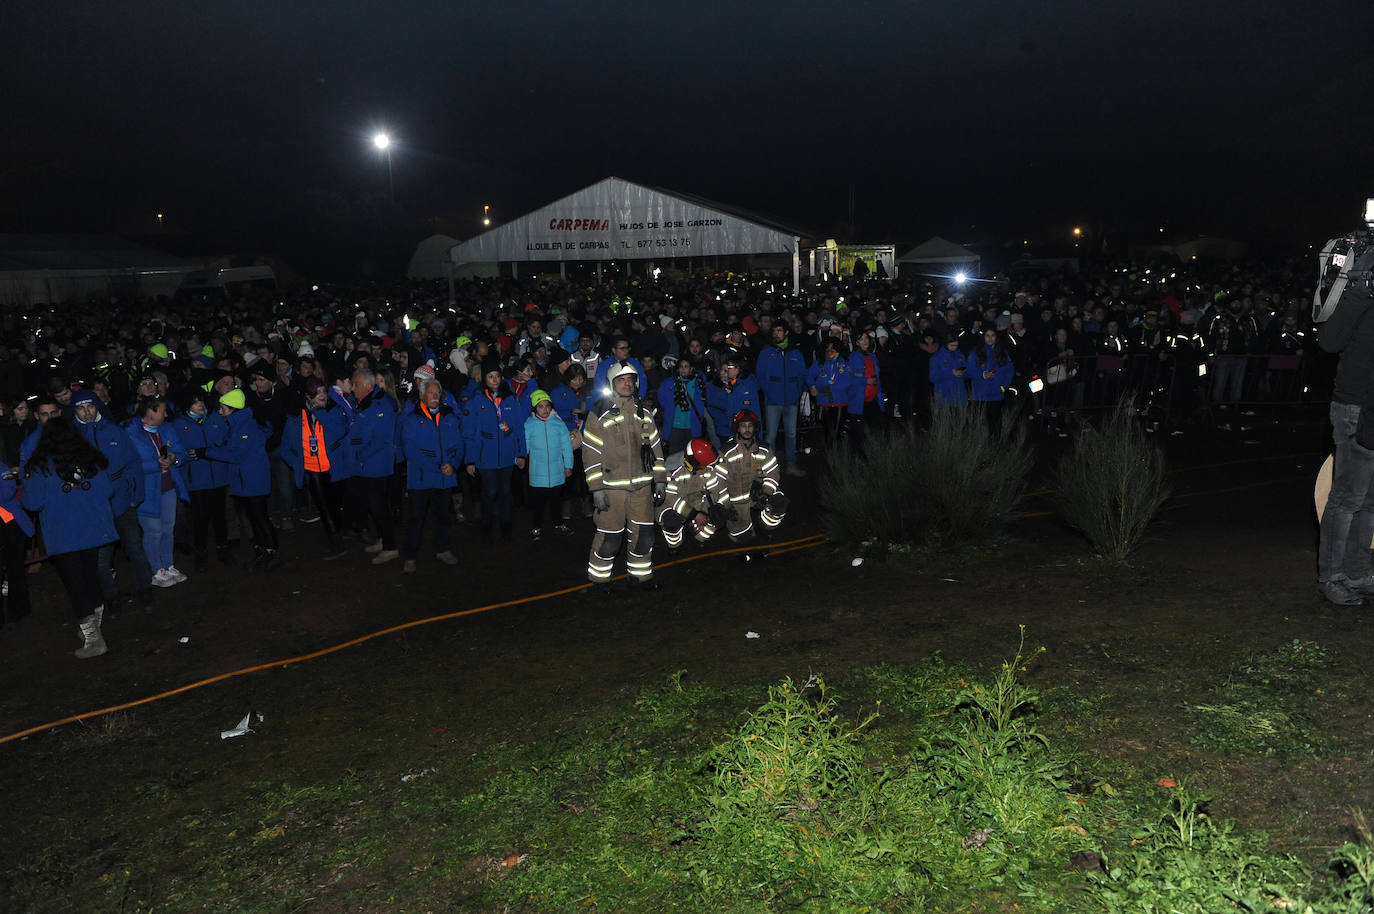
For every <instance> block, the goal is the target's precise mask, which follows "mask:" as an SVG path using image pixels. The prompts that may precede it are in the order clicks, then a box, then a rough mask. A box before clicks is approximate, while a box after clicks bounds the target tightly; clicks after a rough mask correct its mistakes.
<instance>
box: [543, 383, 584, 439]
mask: <svg viewBox="0 0 1374 914" xmlns="http://www.w3.org/2000/svg"><path fill="white" fill-rule="evenodd" d="M582 392H583V393H586V392H587V387H586V385H583V387H582ZM549 399H550V400H552V401H553V411H554V412H556V413H558V418H560V419H562V420H563V424H564V425H566V426H567V427H568V431H570V432H571V431H573V430H575V429H576V428H577V427H578V426H579V425H581V424H582V422H581V420H579V419H578V418H577V415H576V413H575V410H579V409H580V410H582V413H583V414H584V415H585V414H586V412H587V402H586V400H585V399H583V398H582V397H579V396H578V395H577V391H575V390H573V389H572V388H571V387H569V386H568V385H566V384H559V385H558V386H557V387H555V388H554V389H553V390H551V391H549Z"/></svg>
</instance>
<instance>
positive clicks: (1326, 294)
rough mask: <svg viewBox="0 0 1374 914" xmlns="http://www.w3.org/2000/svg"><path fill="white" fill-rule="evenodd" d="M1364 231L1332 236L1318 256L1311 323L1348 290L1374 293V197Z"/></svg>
mask: <svg viewBox="0 0 1374 914" xmlns="http://www.w3.org/2000/svg"><path fill="white" fill-rule="evenodd" d="M1364 223H1365V230H1364V231H1355V232H1350V233H1349V234H1347V235H1342V236H1341V237H1339V238H1332V239H1331V240H1330V241H1328V242H1327V243H1326V244H1325V245H1323V247H1322V249H1321V253H1320V254H1318V255H1317V291H1316V292H1315V293H1314V294H1313V296H1312V322H1313V323H1314V324H1320V323H1322V322H1324V321H1325V320H1326V319H1327V318H1329V317H1330V316H1331V315H1332V314H1333V313H1334V312H1335V310H1336V307H1337V306H1338V305H1339V304H1340V301H1341V296H1342V295H1344V294H1345V291H1346V289H1350V288H1355V289H1359V290H1361V291H1362V292H1364V293H1365V294H1374V197H1369V198H1367V199H1366V200H1365V201H1364Z"/></svg>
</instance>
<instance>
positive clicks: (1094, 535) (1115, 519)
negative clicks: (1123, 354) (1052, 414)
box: [1057, 400, 1169, 562]
mask: <svg viewBox="0 0 1374 914" xmlns="http://www.w3.org/2000/svg"><path fill="white" fill-rule="evenodd" d="M1057 475H1058V487H1059V498H1058V502H1059V513H1060V516H1061V517H1063V519H1064V520H1065V522H1067V523H1068V524H1069V525H1070V526H1071V527H1074V528H1075V529H1077V530H1078V531H1080V532H1081V533H1082V534H1083V535H1084V536H1085V537H1087V539H1088V542H1089V543H1090V544H1091V545H1092V547H1093V549H1094V551H1096V552H1097V553H1098V554H1099V555H1101V556H1102V557H1103V558H1105V559H1108V560H1110V561H1114V562H1120V561H1122V560H1124V559H1125V558H1126V556H1128V555H1130V553H1131V552H1132V551H1134V550H1135V548H1136V546H1138V545H1139V544H1140V541H1141V539H1142V538H1143V537H1144V535H1145V529H1146V528H1147V527H1148V526H1149V525H1150V522H1151V521H1152V520H1154V517H1155V515H1156V514H1157V513H1158V512H1159V508H1160V506H1161V505H1162V504H1164V502H1165V500H1166V499H1167V498H1168V497H1169V486H1168V483H1167V482H1166V481H1165V476H1164V455H1163V453H1161V452H1160V450H1159V448H1158V447H1157V446H1156V445H1155V444H1154V442H1152V441H1151V440H1150V439H1149V438H1148V437H1146V435H1145V432H1144V431H1142V430H1141V428H1140V425H1139V424H1138V423H1137V422H1136V421H1135V414H1134V411H1133V410H1132V409H1131V406H1130V404H1129V402H1128V401H1124V400H1123V401H1122V402H1121V403H1118V404H1117V407H1116V408H1115V409H1114V410H1112V411H1111V412H1110V413H1109V414H1107V416H1106V417H1105V419H1104V420H1103V421H1102V423H1101V426H1100V427H1094V426H1093V425H1091V424H1084V425H1082V426H1080V427H1079V430H1078V433H1077V438H1076V439H1075V441H1074V445H1073V448H1072V449H1071V450H1070V451H1069V452H1068V453H1067V454H1065V455H1064V457H1063V459H1062V460H1061V461H1060V464H1059V468H1058V473H1057Z"/></svg>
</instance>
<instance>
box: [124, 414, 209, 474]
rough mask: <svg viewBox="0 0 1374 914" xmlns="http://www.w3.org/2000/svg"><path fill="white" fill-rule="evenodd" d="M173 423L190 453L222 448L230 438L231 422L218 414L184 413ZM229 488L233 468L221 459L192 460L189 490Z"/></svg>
mask: <svg viewBox="0 0 1374 914" xmlns="http://www.w3.org/2000/svg"><path fill="white" fill-rule="evenodd" d="M169 421H170V422H171V423H172V426H173V427H174V428H176V430H177V434H178V435H179V436H181V443H182V444H184V445H185V446H186V450H187V451H188V452H189V451H193V450H195V449H196V448H202V447H205V448H208V447H219V446H221V445H223V444H224V443H225V442H226V441H227V440H228V439H229V423H227V422H225V421H224V417H223V416H221V415H220V414H219V413H217V412H214V413H206V414H205V415H204V416H203V417H202V418H201V419H199V420H196V419H192V418H191V416H190V415H189V414H187V413H182V414H181V415H180V416H177V417H176V419H172V420H169ZM106 456H109V455H108V454H107V455H106ZM111 469H113V466H111ZM112 475H113V474H112ZM227 485H229V467H228V466H226V465H225V464H223V463H220V462H219V461H218V460H195V459H192V460H190V461H189V462H188V463H187V464H186V488H188V489H190V490H191V491H192V492H203V491H205V490H207V489H218V488H220V487H221V486H227Z"/></svg>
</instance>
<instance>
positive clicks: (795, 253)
mask: <svg viewBox="0 0 1374 914" xmlns="http://www.w3.org/2000/svg"><path fill="white" fill-rule="evenodd" d="M800 293H801V239H800V238H797V237H795V236H794V237H793V238H792V294H793V295H798V294H800Z"/></svg>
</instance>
